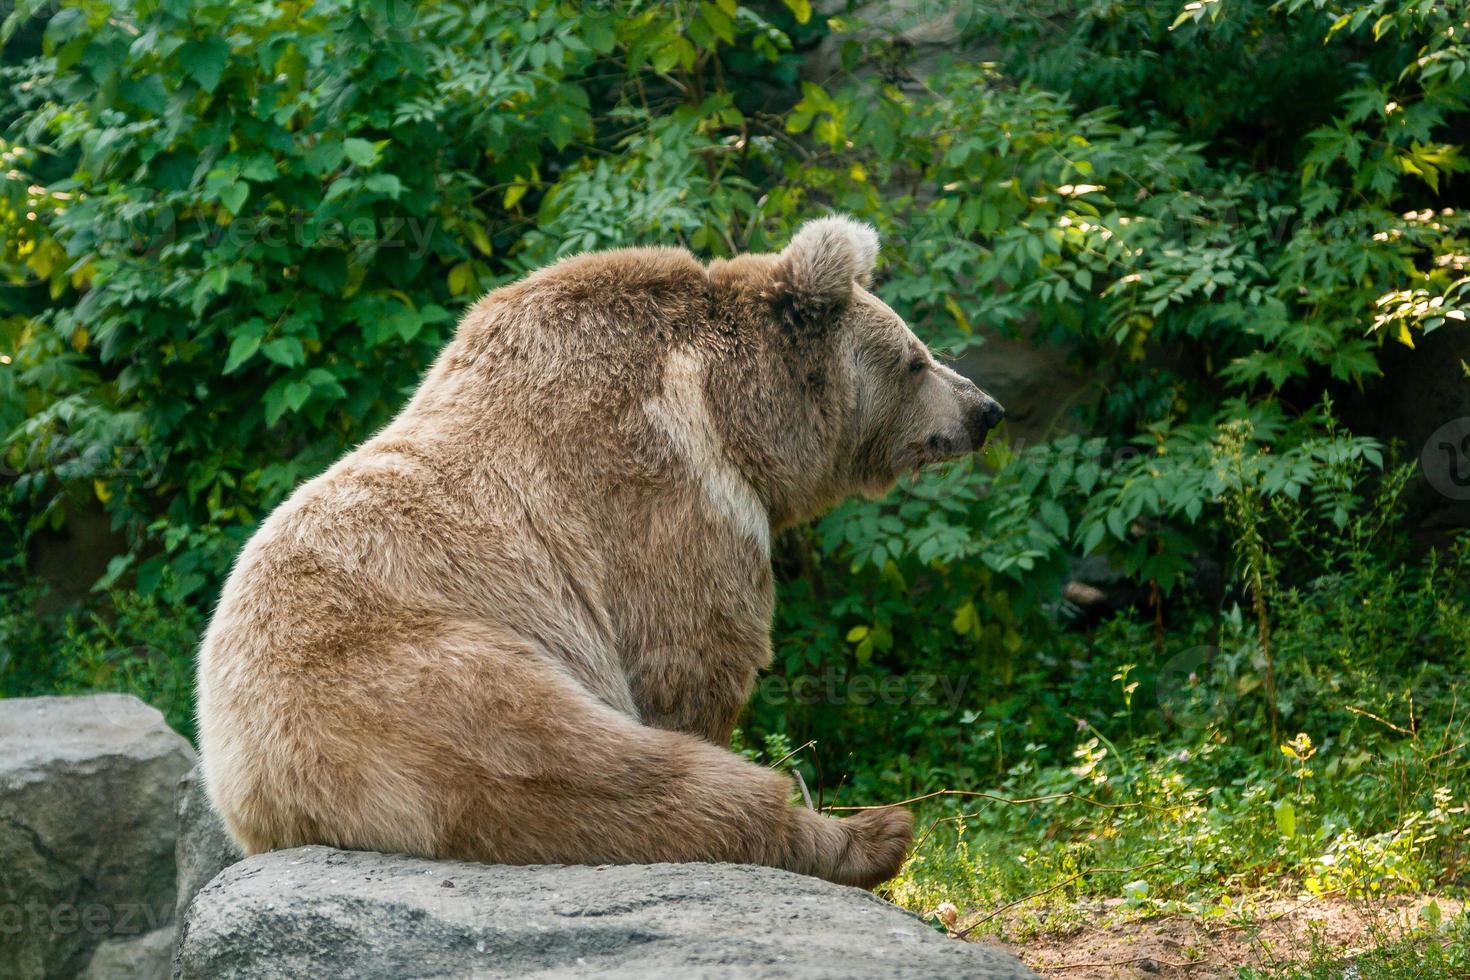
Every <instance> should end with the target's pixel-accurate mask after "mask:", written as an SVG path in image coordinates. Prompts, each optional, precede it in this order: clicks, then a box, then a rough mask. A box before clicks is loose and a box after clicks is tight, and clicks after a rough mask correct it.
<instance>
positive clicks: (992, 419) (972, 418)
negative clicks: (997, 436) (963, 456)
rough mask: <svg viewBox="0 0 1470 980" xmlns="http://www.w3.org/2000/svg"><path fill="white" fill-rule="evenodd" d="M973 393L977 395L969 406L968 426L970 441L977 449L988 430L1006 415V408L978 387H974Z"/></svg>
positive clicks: (998, 423)
mask: <svg viewBox="0 0 1470 980" xmlns="http://www.w3.org/2000/svg"><path fill="white" fill-rule="evenodd" d="M975 394H976V395H978V396H979V397H978V398H977V399H976V400H975V402H974V403H973V404H972V405H971V406H970V411H969V419H968V421H969V426H968V427H969V430H970V442H971V444H972V445H973V446H974V447H975V448H976V449H979V448H980V446H981V445H982V444H983V443H984V442H985V437H986V436H987V435H988V434H989V433H990V430H991V429H993V428H995V427H996V426H997V425H1000V423H1001V420H1002V419H1004V418H1005V417H1006V410H1005V409H1004V408H1002V407H1001V404H1000V402H998V401H996V400H995V399H994V398H991V397H990V396H989V395H987V394H986V393H985V392H983V391H981V390H980V389H979V388H976V389H975Z"/></svg>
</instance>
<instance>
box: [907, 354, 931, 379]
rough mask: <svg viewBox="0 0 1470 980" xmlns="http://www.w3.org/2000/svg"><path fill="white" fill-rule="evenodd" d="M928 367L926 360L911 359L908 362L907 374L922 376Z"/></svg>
mask: <svg viewBox="0 0 1470 980" xmlns="http://www.w3.org/2000/svg"><path fill="white" fill-rule="evenodd" d="M928 366H929V362H928V361H927V360H925V359H924V358H922V357H915V358H913V359H912V360H910V361H909V374H911V375H919V374H923V373H924V369H925V368H927V367H928Z"/></svg>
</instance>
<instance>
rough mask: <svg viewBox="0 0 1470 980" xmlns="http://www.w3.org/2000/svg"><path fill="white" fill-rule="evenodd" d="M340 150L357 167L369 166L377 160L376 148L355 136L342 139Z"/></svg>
mask: <svg viewBox="0 0 1470 980" xmlns="http://www.w3.org/2000/svg"><path fill="white" fill-rule="evenodd" d="M342 152H343V153H344V154H345V155H346V157H347V159H348V160H351V161H352V162H353V163H354V164H356V165H357V166H359V167H371V166H372V165H373V164H375V163H377V162H378V148H377V147H375V146H374V145H373V144H372V143H370V142H369V141H367V140H365V139H359V138H358V137H356V136H353V137H350V138H348V139H345V140H343V141H342Z"/></svg>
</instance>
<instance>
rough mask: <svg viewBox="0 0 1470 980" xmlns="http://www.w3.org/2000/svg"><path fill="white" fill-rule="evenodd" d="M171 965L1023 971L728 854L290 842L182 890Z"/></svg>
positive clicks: (371, 969) (309, 972) (196, 969)
mask: <svg viewBox="0 0 1470 980" xmlns="http://www.w3.org/2000/svg"><path fill="white" fill-rule="evenodd" d="M181 928H182V931H181V934H180V940H179V952H178V955H177V957H176V959H175V961H174V971H175V972H174V975H175V977H182V978H184V980H194V978H210V980H214V978H226V977H251V978H254V980H269V978H282V980H287V978H291V980H294V978H296V977H308V976H351V977H358V978H374V977H383V978H399V977H468V976H473V977H559V976H573V975H575V976H578V977H627V978H630V980H634V978H636V980H646V978H651V977H679V978H686V977H741V978H746V977H843V978H862V977H883V978H889V977H894V976H912V977H972V978H990V980H1017V978H1022V977H1033V976H1034V974H1032V973H1031V972H1030V971H1029V970H1027V969H1026V968H1025V967H1024V966H1022V965H1021V964H1020V963H1019V962H1018V961H1017V960H1016V959H1015V958H1013V957H1012V956H1010V955H1009V954H1007V953H1003V952H1001V951H999V950H995V949H989V948H986V947H983V946H976V945H971V944H968V943H964V942H960V941H957V940H952V939H947V938H945V937H944V936H942V935H941V934H939V933H938V932H936V931H934V930H933V929H931V928H929V927H928V926H926V925H925V924H924V923H923V922H922V921H920V920H919V919H918V918H917V917H916V916H913V915H911V914H909V913H907V912H904V911H902V910H901V909H898V908H895V907H894V906H892V905H889V904H888V903H886V902H884V901H882V900H881V899H878V898H876V897H875V896H873V895H871V894H869V893H867V892H864V891H859V890H858V889H855V888H844V887H842V886H839V885H831V884H828V883H826V882H823V881H819V880H817V879H815V878H807V877H803V876H801V875H795V874H791V873H789V872H786V871H775V870H772V869H769V868H753V867H747V866H743V865H728V864H723V865H722V864H655V865H626V866H608V867H600V868H593V867H560V866H543V867H505V866H501V865H482V864H460V863H449V862H436V861H425V860H420V859H418V858H408V857H402V856H394V855H385V854H376V853H369V852H349V851H337V850H332V849H331V848H325V847H303V848H298V849H296V850H291V851H277V852H275V853H271V854H258V855H255V856H254V857H250V858H247V859H245V860H244V861H242V862H241V863H239V864H236V865H235V866H233V867H231V868H228V869H227V870H225V871H224V873H222V874H221V875H220V876H219V877H217V878H215V879H214V881H212V882H210V883H209V885H207V886H206V887H205V888H204V890H203V891H201V892H200V893H199V895H198V896H197V897H196V898H195V900H194V903H193V904H192V905H191V906H190V907H189V911H188V913H187V914H186V916H185V918H184V921H183V924H182V927H181Z"/></svg>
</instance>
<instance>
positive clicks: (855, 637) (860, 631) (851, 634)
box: [847, 626, 869, 643]
mask: <svg viewBox="0 0 1470 980" xmlns="http://www.w3.org/2000/svg"><path fill="white" fill-rule="evenodd" d="M868 633H869V629H868V627H866V626H854V627H853V628H852V629H850V630H848V631H847V642H848V643H859V642H861V641H862V640H864V639H866V638H867V636H868Z"/></svg>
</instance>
